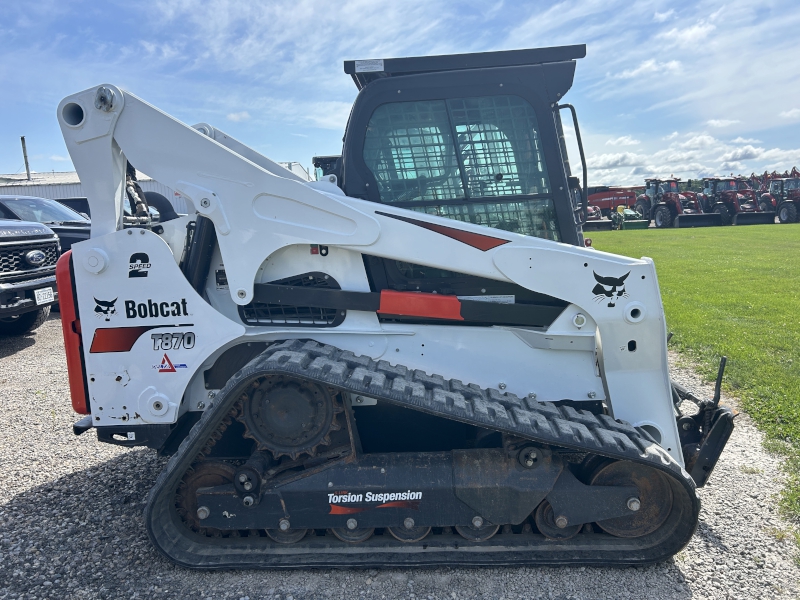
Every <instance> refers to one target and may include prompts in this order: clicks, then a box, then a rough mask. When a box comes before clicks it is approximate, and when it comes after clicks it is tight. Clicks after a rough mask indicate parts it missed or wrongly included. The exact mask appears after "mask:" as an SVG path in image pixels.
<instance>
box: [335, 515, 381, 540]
mask: <svg viewBox="0 0 800 600" xmlns="http://www.w3.org/2000/svg"><path fill="white" fill-rule="evenodd" d="M350 521H353V522H355V519H350ZM331 532H332V533H333V535H335V536H336V537H337V538H339V539H340V540H342V541H343V542H349V543H351V544H357V543H359V542H366V541H367V540H368V539H369V538H371V537H372V534H373V533H375V529H374V528H365V527H357V526H354V527H353V528H352V529H351V528H350V522H349V521H348V526H347V527H346V528H345V527H335V528H333V529H331Z"/></svg>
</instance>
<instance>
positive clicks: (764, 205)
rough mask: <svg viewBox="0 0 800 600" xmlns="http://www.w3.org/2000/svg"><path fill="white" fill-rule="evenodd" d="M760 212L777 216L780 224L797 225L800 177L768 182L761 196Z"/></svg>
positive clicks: (799, 213)
mask: <svg viewBox="0 0 800 600" xmlns="http://www.w3.org/2000/svg"><path fill="white" fill-rule="evenodd" d="M760 206H761V210H768V211H771V212H775V213H777V214H778V221H780V222H781V223H797V222H798V215H800V177H780V178H778V179H773V180H772V181H770V182H769V187H768V188H767V191H765V192H764V193H763V194H762V195H761V200H760Z"/></svg>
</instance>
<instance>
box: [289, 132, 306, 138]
mask: <svg viewBox="0 0 800 600" xmlns="http://www.w3.org/2000/svg"><path fill="white" fill-rule="evenodd" d="M292 135H293V136H295V137H301V138H307V137H308V136H307V135H306V134H305V133H292Z"/></svg>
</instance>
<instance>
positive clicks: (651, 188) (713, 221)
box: [634, 177, 720, 228]
mask: <svg viewBox="0 0 800 600" xmlns="http://www.w3.org/2000/svg"><path fill="white" fill-rule="evenodd" d="M679 181H680V180H679V179H676V178H675V177H670V178H669V179H647V180H646V181H645V190H644V193H643V194H642V195H640V196H639V197H638V198H637V199H636V205H635V206H634V210H635V211H636V212H637V213H639V214H640V215H641V217H642V218H643V219H646V220H648V221H653V222H655V225H656V227H658V228H664V227H672V226H675V227H708V226H712V225H719V224H720V217H718V216H715V215H713V214H705V213H704V211H703V209H702V207H701V206H700V202H699V201H698V198H697V194H695V193H694V192H680V191H679V188H678V182H679Z"/></svg>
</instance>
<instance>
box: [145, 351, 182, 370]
mask: <svg viewBox="0 0 800 600" xmlns="http://www.w3.org/2000/svg"><path fill="white" fill-rule="evenodd" d="M153 368H154V369H157V370H158V372H159V373H175V370H176V369H186V368H188V367H187V366H186V363H173V362H172V361H171V360H170V359H169V356H167V355H166V354H164V358H163V359H162V360H161V364H160V365H153Z"/></svg>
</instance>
